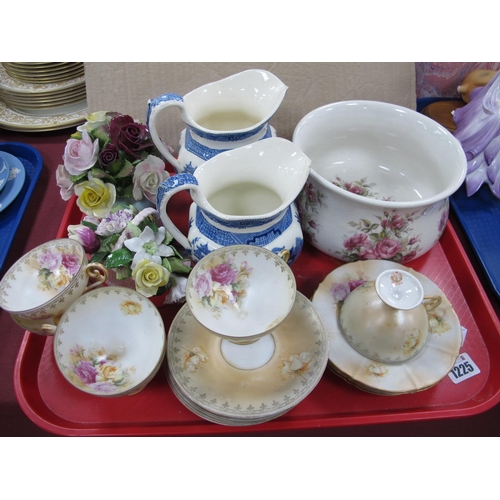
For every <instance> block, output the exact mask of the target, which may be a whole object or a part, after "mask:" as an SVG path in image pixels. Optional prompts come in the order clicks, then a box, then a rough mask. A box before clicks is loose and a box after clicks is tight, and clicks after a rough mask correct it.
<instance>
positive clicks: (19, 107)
mask: <svg viewBox="0 0 500 500" xmlns="http://www.w3.org/2000/svg"><path fill="white" fill-rule="evenodd" d="M86 115H87V100H86V87H85V69H84V63H82V62H69V63H65V62H63V63H61V62H55V63H53V62H40V63H39V62H26V63H25V62H8V63H7V62H3V63H2V64H0V127H2V128H5V129H8V130H20V131H23V130H25V131H30V132H35V131H46V130H56V129H62V128H67V127H71V126H74V125H77V124H79V123H83V121H85V116H86Z"/></svg>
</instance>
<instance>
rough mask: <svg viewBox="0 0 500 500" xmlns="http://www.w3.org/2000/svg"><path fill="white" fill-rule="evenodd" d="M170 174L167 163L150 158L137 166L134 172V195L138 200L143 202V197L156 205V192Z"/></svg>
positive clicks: (155, 157) (156, 158)
mask: <svg viewBox="0 0 500 500" xmlns="http://www.w3.org/2000/svg"><path fill="white" fill-rule="evenodd" d="M169 176H170V174H169V173H168V172H167V171H165V163H164V162H163V160H161V159H160V158H158V157H157V156H153V155H148V157H147V158H146V159H145V160H144V161H141V162H140V163H138V164H137V166H136V167H135V172H134V190H133V191H132V194H133V196H134V198H135V199H136V200H142V197H143V195H144V196H145V197H146V198H147V199H148V200H149V201H151V202H152V203H156V192H157V191H158V187H159V185H160V184H161V183H162V182H163V181H164V180H165V179H167V178H168V177H169Z"/></svg>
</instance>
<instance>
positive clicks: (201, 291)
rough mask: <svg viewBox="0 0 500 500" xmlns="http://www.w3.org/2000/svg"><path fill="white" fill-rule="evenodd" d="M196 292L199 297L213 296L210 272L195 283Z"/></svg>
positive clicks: (199, 277) (205, 273) (202, 275)
mask: <svg viewBox="0 0 500 500" xmlns="http://www.w3.org/2000/svg"><path fill="white" fill-rule="evenodd" d="M195 290H196V293H197V294H198V296H199V297H209V296H211V295H212V277H211V276H210V272H208V271H206V272H204V273H203V274H201V275H200V276H198V279H197V280H196V283H195Z"/></svg>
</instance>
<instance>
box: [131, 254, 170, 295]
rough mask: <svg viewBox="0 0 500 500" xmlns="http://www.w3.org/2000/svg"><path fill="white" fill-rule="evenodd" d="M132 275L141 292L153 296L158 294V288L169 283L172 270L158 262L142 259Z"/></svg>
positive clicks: (136, 286) (137, 288)
mask: <svg viewBox="0 0 500 500" xmlns="http://www.w3.org/2000/svg"><path fill="white" fill-rule="evenodd" d="M132 277H133V278H134V279H135V288H136V290H137V291H138V292H139V293H141V294H142V295H144V296H145V297H153V296H154V295H156V294H157V292H158V288H160V287H162V286H166V285H167V283H168V280H169V279H170V272H169V271H168V270H167V269H165V268H164V267H163V266H161V265H160V264H156V262H151V261H150V260H148V259H142V260H140V261H139V262H138V263H137V265H136V267H135V268H134V270H133V271H132Z"/></svg>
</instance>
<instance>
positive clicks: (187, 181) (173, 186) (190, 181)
mask: <svg viewBox="0 0 500 500" xmlns="http://www.w3.org/2000/svg"><path fill="white" fill-rule="evenodd" d="M185 189H194V190H199V187H198V181H197V179H196V177H195V176H194V175H192V174H188V173H180V174H175V175H172V176H171V177H169V178H168V179H166V180H164V181H163V182H162V183H161V184H160V186H159V188H158V192H157V194H156V206H157V210H158V213H159V214H160V219H161V221H162V222H163V225H164V226H165V229H166V230H167V231H168V232H169V233H170V234H171V235H172V237H173V238H174V239H175V240H176V241H177V242H178V243H179V244H180V245H182V246H183V247H184V248H185V249H186V250H188V251H189V252H190V251H191V244H190V243H189V240H188V239H187V238H186V236H184V235H183V234H182V233H181V231H180V230H179V229H178V228H177V226H176V225H175V224H174V223H173V222H172V219H170V217H169V216H168V214H167V203H168V201H169V200H170V198H172V196H174V194H176V193H178V192H180V191H183V190H185Z"/></svg>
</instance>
